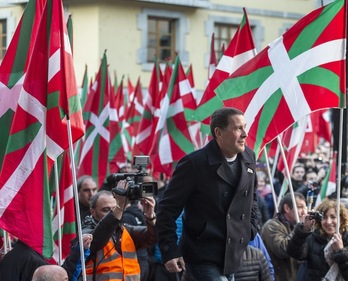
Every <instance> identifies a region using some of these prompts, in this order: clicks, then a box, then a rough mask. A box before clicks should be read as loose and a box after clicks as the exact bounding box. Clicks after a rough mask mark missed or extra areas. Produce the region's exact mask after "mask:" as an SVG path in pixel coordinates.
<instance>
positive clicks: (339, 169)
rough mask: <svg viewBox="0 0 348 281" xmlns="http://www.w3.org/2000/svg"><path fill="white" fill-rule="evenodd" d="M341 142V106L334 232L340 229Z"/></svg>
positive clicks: (341, 110)
mask: <svg viewBox="0 0 348 281" xmlns="http://www.w3.org/2000/svg"><path fill="white" fill-rule="evenodd" d="M342 143H343V108H340V127H339V137H338V159H337V160H338V161H337V184H336V190H337V198H336V205H337V206H336V213H337V215H336V216H337V223H336V232H337V233H339V231H340V224H341V222H340V201H341V176H342V175H341V172H342Z"/></svg>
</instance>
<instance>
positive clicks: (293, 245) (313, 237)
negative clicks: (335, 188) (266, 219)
mask: <svg viewBox="0 0 348 281" xmlns="http://www.w3.org/2000/svg"><path fill="white" fill-rule="evenodd" d="M318 213H319V214H322V216H319V215H317V214H318ZM339 221H340V227H339V233H336V226H337V223H338V219H337V204H336V201H334V200H329V199H326V200H324V201H323V202H321V204H320V205H319V206H318V207H317V213H316V214H315V215H314V214H312V215H308V216H306V218H305V221H304V223H299V224H297V225H296V228H295V232H294V235H293V237H292V238H291V240H290V241H289V244H288V247H287V253H288V254H289V255H290V256H291V257H293V258H295V259H297V260H302V261H304V260H305V261H307V264H308V273H307V276H306V280H308V281H314V280H340V281H341V280H348V248H347V247H348V232H347V231H348V210H347V209H346V208H345V207H344V206H343V205H342V204H340V219H339ZM313 228H314V230H313V231H312V229H313Z"/></svg>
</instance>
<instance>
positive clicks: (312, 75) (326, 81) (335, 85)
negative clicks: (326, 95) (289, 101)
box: [297, 67, 344, 98]
mask: <svg viewBox="0 0 348 281" xmlns="http://www.w3.org/2000/svg"><path fill="white" fill-rule="evenodd" d="M297 79H298V81H299V83H300V84H310V85H316V86H319V87H323V88H326V89H328V90H330V91H331V92H333V93H335V94H336V95H337V96H338V98H340V95H339V94H338V93H340V94H341V95H343V94H344V93H342V92H341V91H340V77H339V76H337V75H336V73H334V72H332V71H330V70H328V69H325V68H322V67H314V68H312V69H309V70H308V71H306V72H305V73H302V74H301V75H299V76H297Z"/></svg>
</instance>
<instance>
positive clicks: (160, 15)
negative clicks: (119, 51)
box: [137, 9, 189, 71]
mask: <svg viewBox="0 0 348 281" xmlns="http://www.w3.org/2000/svg"><path fill="white" fill-rule="evenodd" d="M138 29H139V30H140V33H141V46H140V48H139V49H138V56H137V62H138V63H139V64H141V67H142V70H143V71H152V69H153V62H154V55H155V54H156V55H157V57H158V58H159V62H163V60H164V59H168V58H171V59H172V60H173V59H174V58H175V57H176V55H178V56H179V57H180V60H181V63H182V64H183V65H188V62H189V55H188V51H187V50H186V42H185V41H186V35H187V33H188V31H189V23H188V18H187V16H186V15H185V14H183V13H181V12H179V11H174V10H159V9H143V10H142V11H141V13H139V15H138Z"/></svg>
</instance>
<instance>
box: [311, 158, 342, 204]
mask: <svg viewBox="0 0 348 281" xmlns="http://www.w3.org/2000/svg"><path fill="white" fill-rule="evenodd" d="M336 158H337V151H335V152H334V155H333V158H332V159H331V161H330V162H331V163H330V166H329V169H328V170H327V172H326V176H325V178H324V180H323V183H322V185H321V187H320V193H319V194H318V196H317V200H316V202H315V207H317V206H318V205H319V204H320V203H321V202H322V201H323V200H324V199H325V198H327V197H328V196H329V195H331V194H332V193H334V192H335V191H336V182H337V181H336V170H337V167H336Z"/></svg>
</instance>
